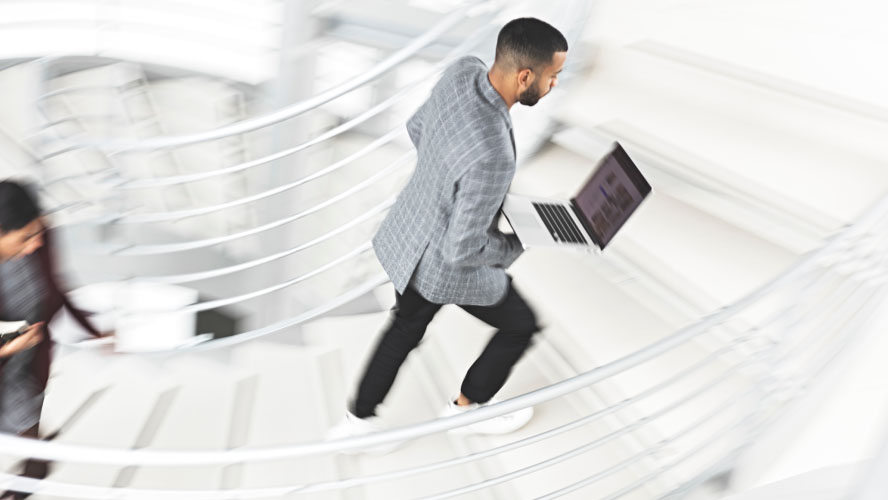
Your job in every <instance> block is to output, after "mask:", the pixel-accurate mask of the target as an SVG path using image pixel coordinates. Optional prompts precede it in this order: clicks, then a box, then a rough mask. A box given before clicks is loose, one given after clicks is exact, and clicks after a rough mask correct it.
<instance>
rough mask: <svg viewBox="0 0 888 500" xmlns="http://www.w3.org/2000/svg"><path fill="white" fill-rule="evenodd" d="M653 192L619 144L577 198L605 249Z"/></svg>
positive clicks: (577, 204)
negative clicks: (646, 197)
mask: <svg viewBox="0 0 888 500" xmlns="http://www.w3.org/2000/svg"><path fill="white" fill-rule="evenodd" d="M650 192H651V186H650V184H648V183H647V181H645V179H644V177H642V175H641V172H639V171H638V168H637V167H636V166H635V164H634V163H632V160H631V159H629V156H628V155H627V154H626V152H625V151H623V148H621V147H620V146H619V145H617V146H616V149H615V150H614V151H612V152H611V153H610V154H609V155H608V156H607V157H606V158H605V159H604V160H603V162H602V163H601V164H600V165H599V167H598V169H596V171H595V173H593V174H592V177H591V178H590V179H589V182H587V183H586V185H585V186H583V189H582V190H581V191H580V193H579V194H578V195H577V197H576V198H574V203H575V204H576V206H577V208H578V209H579V210H580V211H581V212H582V213H583V215H585V216H586V219H587V221H588V222H589V224H590V225H591V226H592V227H591V229H592V230H593V231H594V232H595V234H596V236H598V238H599V240H600V241H599V244H600V245H601V248H602V249H603V248H604V247H605V246H606V245H607V244H608V243H609V242H610V240H611V238H613V237H614V235H615V234H617V231H618V230H619V229H620V228H621V227H623V224H625V223H626V221H627V220H628V219H629V216H630V215H632V212H634V211H635V209H636V208H638V206H639V205H641V202H642V201H643V200H644V198H645V196H647V195H648V193H650Z"/></svg>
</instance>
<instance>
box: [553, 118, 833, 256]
mask: <svg viewBox="0 0 888 500" xmlns="http://www.w3.org/2000/svg"><path fill="white" fill-rule="evenodd" d="M552 140H553V142H554V143H555V144H558V145H560V146H562V147H564V148H567V149H569V150H570V151H572V152H574V153H575V154H576V155H578V156H579V157H580V158H579V159H573V160H572V162H573V163H581V164H582V163H585V164H588V163H589V162H596V161H597V160H598V159H599V158H600V157H601V155H603V154H604V153H605V151H607V149H608V148H609V147H610V144H611V143H612V142H613V141H619V142H620V144H621V145H622V146H623V147H624V148H625V149H626V150H627V151H628V152H629V154H630V156H631V157H632V159H633V160H634V161H635V163H636V165H638V167H639V168H640V169H641V171H642V172H643V173H644V175H645V176H646V178H647V179H648V181H649V182H650V183H651V185H652V186H654V189H655V190H656V191H658V192H661V193H665V194H667V195H669V196H672V197H674V198H678V199H680V200H682V201H684V202H685V203H688V204H690V205H692V206H694V207H696V208H698V209H699V210H701V211H703V212H706V213H708V214H710V215H713V216H716V217H718V218H720V219H723V220H725V221H726V222H728V223H730V224H732V225H735V226H738V227H741V228H743V229H744V230H745V231H748V232H750V233H752V234H755V235H758V236H760V237H762V238H764V239H766V240H769V241H773V242H775V243H778V244H780V245H781V246H785V247H786V248H788V249H790V250H792V251H794V252H797V253H802V252H804V251H806V250H810V249H812V248H814V247H816V246H817V245H818V244H819V243H820V241H822V239H823V238H824V237H826V236H827V235H828V234H829V233H830V232H831V231H832V230H834V229H835V228H836V227H838V226H839V223H838V221H836V220H834V219H832V218H830V217H826V216H818V215H817V214H815V213H812V211H811V210H810V209H809V208H808V207H806V206H804V205H801V204H798V203H792V202H791V201H790V200H788V199H786V198H785V197H783V196H781V195H780V194H779V193H776V192H775V191H774V190H773V189H772V188H771V187H770V186H765V185H762V184H761V183H760V182H758V181H756V180H753V179H749V178H746V177H741V176H738V175H736V174H733V175H732V174H731V173H730V172H728V171H725V170H724V169H718V168H711V166H710V164H709V163H708V162H707V161H705V160H702V159H700V158H698V157H697V156H696V155H695V154H693V153H691V150H692V149H693V146H692V147H691V148H686V147H678V146H676V145H674V144H669V143H667V142H666V141H663V140H662V139H660V138H659V137H657V136H656V135H655V134H652V133H650V132H648V131H646V130H642V129H640V128H638V127H636V126H633V125H630V124H628V123H625V122H623V121H621V120H614V121H611V122H608V123H605V124H602V125H599V126H596V127H594V128H580V127H571V128H568V129H566V130H564V131H561V132H559V133H558V134H556V135H555V136H554V137H553V139H552ZM552 149H558V148H552ZM541 160H542V159H541ZM560 165H561V163H559V166H560Z"/></svg>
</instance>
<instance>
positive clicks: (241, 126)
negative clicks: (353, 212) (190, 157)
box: [56, 0, 496, 154]
mask: <svg viewBox="0 0 888 500" xmlns="http://www.w3.org/2000/svg"><path fill="white" fill-rule="evenodd" d="M495 5H496V2H494V1H490V0H487V1H484V2H481V3H480V4H475V5H472V4H463V5H462V6H460V7H458V8H457V9H455V10H454V11H452V12H450V13H449V14H447V15H446V16H444V17H443V18H442V19H441V21H439V22H438V23H437V24H435V25H434V26H433V27H432V28H430V29H429V30H428V31H426V32H425V33H423V34H422V35H420V36H418V37H416V38H415V39H413V41H411V42H410V43H409V44H407V45H405V46H404V47H403V48H401V49H400V50H398V51H397V52H395V53H394V54H392V55H391V56H389V57H387V58H386V59H384V60H383V61H382V62H380V63H379V64H377V65H376V66H374V67H373V68H372V69H370V70H369V71H366V72H363V73H361V75H359V76H356V77H354V78H352V79H350V80H348V81H346V82H344V83H342V84H340V85H337V86H335V87H333V88H331V89H329V90H326V91H324V92H322V93H320V94H318V95H316V96H313V97H310V98H308V99H306V100H303V101H301V102H298V103H295V104H291V105H289V106H286V107H283V108H281V109H279V110H277V111H274V112H271V113H268V114H266V115H263V116H258V117H254V118H248V119H246V120H242V121H239V122H236V123H233V124H229V125H226V126H223V127H219V128H215V129H212V130H208V131H204V132H197V133H191V134H181V135H169V136H161V137H154V138H151V139H147V140H142V141H132V140H111V141H82V142H78V143H76V144H73V145H70V146H68V147H66V148H63V150H62V151H61V152H67V151H71V150H74V149H84V148H92V149H100V150H103V151H106V152H111V153H123V152H137V151H143V152H144V151H154V150H159V149H172V148H178V147H181V146H187V145H190V144H198V143H202V142H207V141H211V140H215V139H221V138H223V137H228V136H232V135H240V134H244V133H246V132H251V131H253V130H257V129H260V128H264V127H267V126H270V125H274V124H277V123H280V122H283V121H286V120H289V119H291V118H294V117H296V116H299V115H301V114H302V113H305V112H306V111H310V110H312V109H315V108H317V107H319V106H321V105H323V104H326V103H328V102H330V101H332V100H333V99H336V98H337V97H340V96H342V95H344V94H346V93H348V92H350V91H352V90H354V89H356V88H358V87H360V86H362V85H364V84H366V83H368V82H370V81H373V80H375V79H376V78H379V77H380V76H381V75H383V74H385V73H386V72H387V71H389V70H390V69H392V68H394V67H396V66H398V65H399V64H401V63H402V62H404V61H405V60H407V59H409V58H410V57H412V56H413V55H415V54H416V53H417V52H418V51H419V50H420V49H422V48H423V47H425V46H427V45H429V44H431V43H432V42H433V41H435V40H436V39H438V38H439V37H441V36H442V35H444V34H445V33H446V32H447V31H448V30H449V29H451V28H453V27H454V26H456V25H457V24H458V23H459V22H460V21H462V20H463V19H464V18H465V17H467V16H469V15H470V14H473V13H478V12H484V10H485V9H484V7H485V6H486V7H490V6H495ZM56 154H60V153H56Z"/></svg>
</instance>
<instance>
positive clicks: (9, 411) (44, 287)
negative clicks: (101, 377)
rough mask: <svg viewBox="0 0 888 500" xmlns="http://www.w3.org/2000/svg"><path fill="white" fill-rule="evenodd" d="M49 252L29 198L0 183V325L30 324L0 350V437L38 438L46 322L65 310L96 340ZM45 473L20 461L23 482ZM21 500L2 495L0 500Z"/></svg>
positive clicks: (36, 463)
mask: <svg viewBox="0 0 888 500" xmlns="http://www.w3.org/2000/svg"><path fill="white" fill-rule="evenodd" d="M51 247H52V240H51V237H50V232H48V231H46V229H45V227H44V225H43V220H42V219H41V217H40V207H39V206H38V205H37V202H36V200H35V199H34V197H33V196H32V195H31V194H30V193H29V192H28V191H27V190H26V189H25V188H24V187H22V185H20V184H19V183H17V182H13V181H0V320H3V321H21V320H25V321H28V322H29V323H31V325H32V326H31V327H30V328H28V330H27V332H25V333H24V334H23V335H21V336H20V337H17V338H15V339H13V340H11V341H9V342H7V343H5V344H2V345H0V432H4V433H11V434H18V435H19V436H26V437H31V438H36V437H38V434H39V423H40V413H41V410H42V408H43V393H44V390H45V389H46V382H47V380H48V378H49V362H50V348H51V340H50V337H49V335H48V333H47V331H46V327H45V324H46V322H47V321H49V320H50V319H51V318H52V317H53V316H54V315H55V313H56V312H58V310H59V309H60V308H61V307H62V306H65V307H67V308H68V310H69V311H70V312H71V313H72V315H73V316H74V318H75V319H76V320H77V321H78V322H79V323H80V324H81V325H82V326H83V327H84V328H86V329H87V330H88V331H89V332H90V333H91V334H93V335H95V336H99V335H100V334H99V332H98V331H97V330H96V329H95V328H93V327H92V325H91V324H90V323H89V321H87V319H86V318H85V317H84V316H83V314H82V313H80V312H79V311H77V310H76V309H74V308H73V307H71V304H70V303H69V302H68V299H67V298H66V297H65V295H64V293H63V292H62V290H61V289H60V287H59V285H58V283H57V281H56V278H55V266H54V262H53V260H52V249H51ZM46 474H47V463H46V462H44V461H42V460H28V461H26V462H25V470H24V474H23V475H24V476H25V477H29V478H32V479H43V478H44V477H46ZM27 496H28V495H27V494H25V493H21V492H15V491H7V492H5V493H3V494H0V500H22V499H24V498H26V497H27Z"/></svg>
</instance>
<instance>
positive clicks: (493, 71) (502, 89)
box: [487, 66, 515, 110]
mask: <svg viewBox="0 0 888 500" xmlns="http://www.w3.org/2000/svg"><path fill="white" fill-rule="evenodd" d="M487 81H489V82H490V85H492V86H493V89H494V90H496V93H497V94H499V96H500V97H501V98H502V99H503V102H505V103H506V108H507V109H509V110H511V109H512V106H514V105H515V99H514V98H511V97H508V96H511V95H512V94H514V92H510V90H511V89H510V87H509V85H507V84H506V81H505V79H504V78H503V75H502V73H501V72H499V71H498V70H497V68H496V66H494V67H492V68H490V71H488V72H487Z"/></svg>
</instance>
